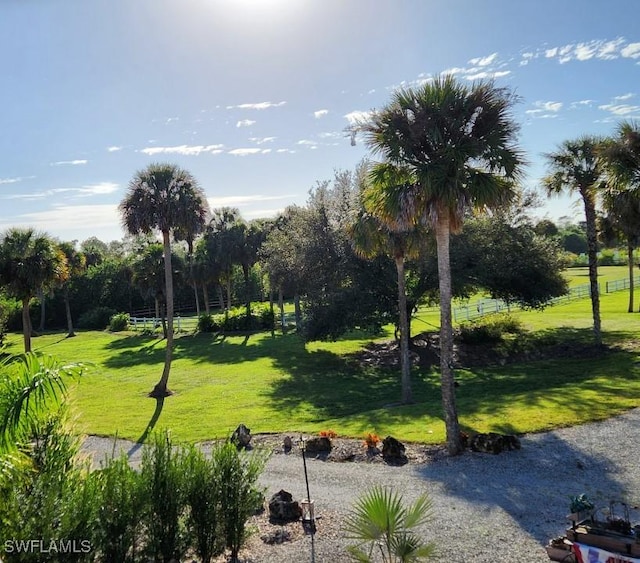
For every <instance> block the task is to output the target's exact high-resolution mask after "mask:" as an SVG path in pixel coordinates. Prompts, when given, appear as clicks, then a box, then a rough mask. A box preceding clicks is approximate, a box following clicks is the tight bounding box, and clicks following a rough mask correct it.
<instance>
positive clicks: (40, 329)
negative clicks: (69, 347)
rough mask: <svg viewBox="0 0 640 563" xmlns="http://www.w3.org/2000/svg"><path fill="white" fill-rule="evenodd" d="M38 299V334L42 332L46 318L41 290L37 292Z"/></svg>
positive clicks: (45, 305)
mask: <svg viewBox="0 0 640 563" xmlns="http://www.w3.org/2000/svg"><path fill="white" fill-rule="evenodd" d="M38 299H40V326H39V327H38V332H44V328H45V321H46V316H47V303H46V298H45V296H44V290H43V289H39V290H38Z"/></svg>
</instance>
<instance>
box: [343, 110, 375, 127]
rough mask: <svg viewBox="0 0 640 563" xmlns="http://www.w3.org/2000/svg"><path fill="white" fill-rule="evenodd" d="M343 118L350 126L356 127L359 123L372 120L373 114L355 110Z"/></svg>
mask: <svg viewBox="0 0 640 563" xmlns="http://www.w3.org/2000/svg"><path fill="white" fill-rule="evenodd" d="M343 117H344V118H345V119H346V120H347V121H348V122H349V125H356V124H357V123H360V122H362V121H367V120H368V119H370V118H371V112H370V111H359V110H355V111H351V112H349V113H347V114H345V115H344V116H343Z"/></svg>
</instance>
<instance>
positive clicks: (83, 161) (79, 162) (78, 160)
mask: <svg viewBox="0 0 640 563" xmlns="http://www.w3.org/2000/svg"><path fill="white" fill-rule="evenodd" d="M87 162H89V161H88V160H84V159H77V160H59V161H58V162H52V163H51V166H64V165H66V164H70V165H72V166H77V165H78V164H86V163H87Z"/></svg>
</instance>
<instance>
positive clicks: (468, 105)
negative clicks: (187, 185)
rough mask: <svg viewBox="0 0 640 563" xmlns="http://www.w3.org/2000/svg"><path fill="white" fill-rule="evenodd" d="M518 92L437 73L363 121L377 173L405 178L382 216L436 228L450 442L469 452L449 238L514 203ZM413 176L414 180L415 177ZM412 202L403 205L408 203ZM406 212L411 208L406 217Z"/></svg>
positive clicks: (391, 192) (452, 446) (455, 450)
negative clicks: (377, 159) (459, 385)
mask: <svg viewBox="0 0 640 563" xmlns="http://www.w3.org/2000/svg"><path fill="white" fill-rule="evenodd" d="M514 102H515V98H514V96H513V94H512V93H511V92H510V91H509V90H507V89H504V88H498V87H496V86H495V85H494V84H493V83H491V82H477V83H474V84H472V85H470V86H469V85H467V84H463V83H461V82H458V81H457V80H456V79H455V78H454V77H452V76H444V77H435V78H434V79H433V80H431V81H429V82H427V83H426V84H425V85H423V86H421V87H419V88H409V89H402V90H399V91H397V92H395V93H394V94H393V96H392V99H391V101H390V102H389V103H388V104H387V105H386V106H385V107H383V108H382V109H381V110H379V111H375V112H373V114H372V115H371V117H370V119H369V120H367V121H365V122H363V123H361V124H359V129H360V130H361V131H362V132H364V134H365V138H366V143H367V145H368V146H369V147H370V149H371V150H372V151H373V153H374V154H379V155H381V156H382V157H383V162H382V163H381V164H379V165H377V166H376V167H375V168H374V172H373V174H374V178H375V177H376V176H378V177H382V178H385V177H388V176H389V174H390V170H392V169H393V168H395V169H399V170H400V171H401V173H402V176H401V177H400V178H398V180H399V181H396V182H393V181H392V182H387V183H388V184H389V185H391V186H394V189H392V190H389V191H388V194H387V197H386V198H383V200H382V201H381V204H380V206H379V209H378V210H377V211H378V213H379V214H380V215H386V216H387V217H388V218H389V219H390V220H397V221H398V222H402V221H405V220H413V221H424V222H426V223H428V224H430V225H431V226H432V228H433V230H434V232H435V238H436V248H437V256H438V280H439V293H440V326H441V329H440V350H441V352H440V370H441V378H442V402H443V409H444V413H445V425H446V433H447V447H448V450H449V452H450V453H451V454H458V453H460V452H461V451H462V442H461V439H460V428H459V424H458V415H457V407H456V400H455V386H454V377H453V367H452V366H453V330H452V322H451V296H452V293H451V266H450V258H449V241H450V236H451V233H452V232H457V231H459V229H460V227H461V225H462V222H463V218H464V212H465V211H466V210H468V209H470V208H477V209H485V208H490V207H495V206H499V205H501V204H503V203H504V202H505V201H508V200H509V199H510V198H511V197H512V195H513V193H514V185H513V183H512V180H514V179H515V178H517V177H518V175H519V172H520V168H521V165H522V157H521V155H520V152H519V150H518V149H517V148H516V144H515V141H516V132H517V129H518V128H517V126H516V124H515V122H514V121H513V119H512V117H511V115H510V110H511V107H512V105H513V103H514ZM408 178H411V179H410V180H409V181H408V180H407V179H408ZM403 201H404V202H406V203H405V204H404V205H403V204H402V202H403ZM403 209H407V210H411V211H412V212H411V214H410V216H409V217H404V218H403V217H401V212H402V210H403Z"/></svg>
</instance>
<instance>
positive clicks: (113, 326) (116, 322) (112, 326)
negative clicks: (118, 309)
mask: <svg viewBox="0 0 640 563" xmlns="http://www.w3.org/2000/svg"><path fill="white" fill-rule="evenodd" d="M128 328H129V313H116V314H115V315H111V318H110V319H109V330H110V331H111V332H120V331H122V330H127V329H128Z"/></svg>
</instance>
